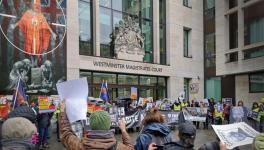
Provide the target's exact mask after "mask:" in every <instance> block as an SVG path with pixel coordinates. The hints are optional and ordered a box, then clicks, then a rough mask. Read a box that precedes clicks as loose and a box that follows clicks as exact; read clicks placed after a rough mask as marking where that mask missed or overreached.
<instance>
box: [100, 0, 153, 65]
mask: <svg viewBox="0 0 264 150" xmlns="http://www.w3.org/2000/svg"><path fill="white" fill-rule="evenodd" d="M99 5H100V53H101V57H108V58H114V57H115V54H114V45H113V44H114V43H113V41H112V40H113V39H112V38H111V34H112V33H114V30H115V28H117V27H118V25H119V21H121V20H123V19H124V18H125V17H126V16H130V17H131V18H133V19H135V20H136V22H138V23H139V25H140V28H141V30H142V34H143V36H144V39H145V41H144V48H145V53H146V55H145V57H144V61H145V62H153V34H152V31H153V30H152V0H100V1H99Z"/></svg>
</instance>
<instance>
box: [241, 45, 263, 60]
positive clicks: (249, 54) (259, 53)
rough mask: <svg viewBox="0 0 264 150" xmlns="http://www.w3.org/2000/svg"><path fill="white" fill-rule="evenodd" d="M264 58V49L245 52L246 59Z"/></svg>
mask: <svg viewBox="0 0 264 150" xmlns="http://www.w3.org/2000/svg"><path fill="white" fill-rule="evenodd" d="M262 56H264V47H263V46H262V47H257V48H254V49H249V50H245V51H244V59H251V58H257V57H262Z"/></svg>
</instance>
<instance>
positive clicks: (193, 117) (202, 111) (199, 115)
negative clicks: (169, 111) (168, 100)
mask: <svg viewBox="0 0 264 150" xmlns="http://www.w3.org/2000/svg"><path fill="white" fill-rule="evenodd" d="M183 114H184V118H185V119H186V120H189V121H199V122H205V120H206V115H207V108H201V107H186V108H185V109H183Z"/></svg>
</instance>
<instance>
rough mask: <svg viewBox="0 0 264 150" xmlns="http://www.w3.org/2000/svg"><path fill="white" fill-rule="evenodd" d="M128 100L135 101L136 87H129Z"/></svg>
mask: <svg viewBox="0 0 264 150" xmlns="http://www.w3.org/2000/svg"><path fill="white" fill-rule="evenodd" d="M130 98H131V99H132V100H136V99H137V88H136V87H131V96H130Z"/></svg>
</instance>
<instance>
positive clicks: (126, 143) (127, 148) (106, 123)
mask: <svg viewBox="0 0 264 150" xmlns="http://www.w3.org/2000/svg"><path fill="white" fill-rule="evenodd" d="M59 123H60V131H61V142H62V143H63V144H64V146H65V147H66V149H67V150H88V149H116V150H133V149H134V148H133V145H132V142H131V139H130V137H129V135H128V133H127V132H126V127H125V122H124V120H121V121H119V128H120V130H121V133H122V140H123V143H119V142H117V140H116V139H115V136H114V132H113V131H112V130H110V125H111V118H110V115H109V114H108V113H107V112H106V111H103V110H98V111H96V112H94V113H92V114H91V116H90V126H91V129H92V130H89V131H86V132H87V133H86V134H85V135H84V136H83V138H82V139H80V138H78V137H77V136H76V135H75V134H74V133H73V131H72V129H71V125H70V123H69V120H68V118H67V115H66V113H65V103H64V102H62V103H61V106H60V117H59Z"/></svg>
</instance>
